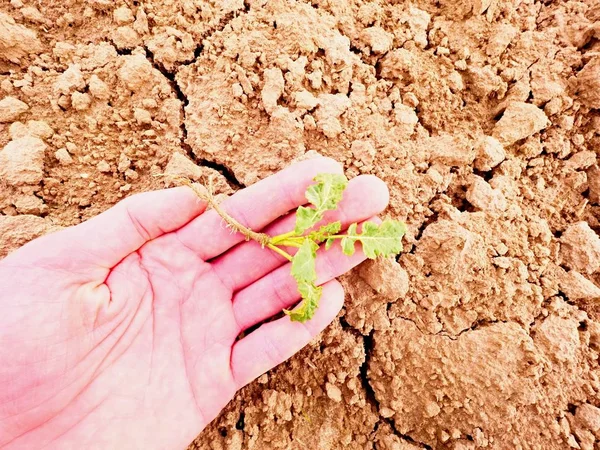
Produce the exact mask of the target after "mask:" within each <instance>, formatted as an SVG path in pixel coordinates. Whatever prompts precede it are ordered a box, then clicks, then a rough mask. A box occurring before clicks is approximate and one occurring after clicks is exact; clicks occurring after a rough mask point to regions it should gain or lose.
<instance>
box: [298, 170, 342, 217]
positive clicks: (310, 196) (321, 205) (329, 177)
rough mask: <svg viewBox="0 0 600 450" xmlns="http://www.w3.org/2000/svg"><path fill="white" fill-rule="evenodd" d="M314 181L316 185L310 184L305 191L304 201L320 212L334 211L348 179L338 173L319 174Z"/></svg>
mask: <svg viewBox="0 0 600 450" xmlns="http://www.w3.org/2000/svg"><path fill="white" fill-rule="evenodd" d="M314 180H315V181H316V184H311V185H310V186H309V187H308V189H307V190H306V200H308V201H309V203H310V204H312V205H314V206H315V208H316V209H319V210H322V211H327V210H329V209H335V208H336V206H337V204H338V203H339V202H340V200H341V199H342V194H343V193H344V189H346V186H347V185H348V179H347V178H346V177H345V176H344V175H341V174H339V173H320V174H318V175H317V176H316V177H315V178H314Z"/></svg>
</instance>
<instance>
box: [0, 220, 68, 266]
mask: <svg viewBox="0 0 600 450" xmlns="http://www.w3.org/2000/svg"><path fill="white" fill-rule="evenodd" d="M60 229H61V227H59V226H57V225H55V224H53V223H52V222H51V221H49V220H47V219H43V218H41V217H38V216H31V215H26V214H23V215H18V216H2V215H0V236H2V242H1V245H0V257H4V256H6V255H7V254H8V253H10V252H11V251H13V250H16V249H17V248H19V247H20V246H22V245H23V244H25V243H27V242H29V241H31V240H32V239H35V238H37V237H39V236H42V235H44V234H47V233H50V232H53V231H58V230H60Z"/></svg>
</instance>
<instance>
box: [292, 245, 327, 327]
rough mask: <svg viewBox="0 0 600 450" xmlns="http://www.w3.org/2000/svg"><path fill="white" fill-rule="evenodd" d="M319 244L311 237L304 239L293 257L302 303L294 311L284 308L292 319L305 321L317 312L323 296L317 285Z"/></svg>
mask: <svg viewBox="0 0 600 450" xmlns="http://www.w3.org/2000/svg"><path fill="white" fill-rule="evenodd" d="M318 249H319V245H318V244H317V243H316V242H315V241H313V240H312V239H310V238H308V237H307V238H306V239H304V241H303V242H302V246H301V247H300V248H299V249H298V252H297V253H296V254H295V255H294V257H293V258H292V276H293V277H294V279H295V280H296V282H297V283H298V292H300V295H301V296H302V303H301V304H300V306H298V307H297V308H296V309H294V310H292V311H288V310H284V312H285V313H286V314H287V315H289V316H290V319H291V320H293V321H296V322H305V321H307V320H309V319H310V318H311V317H312V316H313V315H314V313H315V310H316V309H317V306H318V305H319V299H320V298H321V291H322V290H323V289H322V288H321V287H319V286H316V285H315V281H316V279H317V271H316V267H315V266H316V259H317V250H318Z"/></svg>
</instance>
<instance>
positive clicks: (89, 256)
mask: <svg viewBox="0 0 600 450" xmlns="http://www.w3.org/2000/svg"><path fill="white" fill-rule="evenodd" d="M205 209H206V203H205V202H204V201H202V200H200V199H199V198H198V196H197V195H196V194H195V193H194V192H193V191H192V189H190V188H188V187H185V186H182V187H176V188H172V189H162V190H158V191H151V192H144V193H142V194H136V195H132V196H131V197H128V198H126V199H125V200H122V201H121V202H119V203H117V204H116V205H115V206H113V207H112V208H110V209H108V210H107V211H105V212H103V213H102V214H99V215H98V216H96V217H94V218H92V219H90V220H88V221H86V222H83V223H81V224H79V225H76V226H74V227H71V228H67V229H66V230H63V231H59V232H57V233H54V234H51V235H48V236H46V237H43V238H41V239H40V240H36V241H33V242H31V243H30V244H28V245H25V246H24V247H23V248H22V249H21V250H23V251H28V250H29V251H33V253H34V255H35V256H37V257H40V256H42V253H41V252H39V249H40V247H39V246H38V245H36V244H38V241H39V244H41V243H42V241H43V245H44V247H43V248H44V252H43V254H45V255H51V256H52V257H53V258H60V259H61V260H64V261H68V262H69V265H72V266H75V267H79V266H80V265H81V264H83V265H84V266H85V265H88V264H89V265H94V266H100V267H103V268H112V267H114V266H115V265H116V264H117V263H118V262H119V261H121V260H122V259H123V258H125V257H126V256H127V255H129V254H130V253H133V252H135V251H136V250H138V249H139V248H140V247H141V246H142V245H144V244H145V243H146V242H148V241H150V240H152V239H156V238H157V237H159V236H161V235H163V234H165V233H169V232H171V231H175V230H177V229H179V228H181V227H182V226H184V225H185V224H187V223H188V222H189V221H191V220H192V219H194V218H196V217H197V216H199V215H200V214H202V213H203V212H204V210H205ZM61 257H62V258H61Z"/></svg>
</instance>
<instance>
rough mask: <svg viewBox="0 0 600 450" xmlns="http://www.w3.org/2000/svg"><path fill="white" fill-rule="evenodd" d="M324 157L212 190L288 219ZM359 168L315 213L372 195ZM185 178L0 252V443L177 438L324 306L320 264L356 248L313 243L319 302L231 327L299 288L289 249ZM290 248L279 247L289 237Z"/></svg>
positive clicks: (294, 344)
mask: <svg viewBox="0 0 600 450" xmlns="http://www.w3.org/2000/svg"><path fill="white" fill-rule="evenodd" d="M321 172H341V168H340V166H339V165H338V164H337V163H336V162H334V161H332V160H329V159H326V158H317V159H313V160H309V161H304V162H302V163H299V164H296V165H294V166H291V167H290V168H288V169H286V170H284V171H282V172H279V173H278V174H276V175H274V176H272V177H270V178H267V179H266V180H263V181H261V182H259V183H257V184H255V185H253V186H251V187H249V188H247V189H244V190H243V191H240V192H238V193H237V194H236V195H234V196H232V197H231V198H229V199H227V200H226V201H225V202H223V204H222V207H223V209H225V210H226V211H227V212H228V213H229V214H230V215H231V216H233V217H235V218H237V219H238V220H239V221H240V222H242V223H244V224H245V225H246V226H248V227H250V228H252V229H255V230H260V229H263V230H265V231H266V232H267V233H270V234H279V233H283V232H285V231H289V230H290V229H292V228H293V226H294V225H293V223H294V217H293V215H287V216H286V214H287V213H288V212H290V211H293V210H294V209H295V208H297V207H298V206H299V205H301V204H303V203H304V202H305V199H304V191H305V190H306V187H307V186H308V185H309V184H310V183H311V181H312V178H313V177H314V176H315V175H316V174H317V173H321ZM387 200H388V193H387V189H386V187H385V185H384V184H383V183H382V182H381V181H380V180H379V179H377V178H375V177H371V176H363V177H358V178H355V179H354V180H352V181H351V182H350V184H349V186H348V189H347V190H346V192H345V197H344V200H343V201H342V203H341V204H340V208H339V210H338V211H336V212H331V213H330V214H329V216H327V217H326V220H341V221H342V223H343V224H344V225H345V226H347V225H348V224H350V223H352V222H356V221H361V220H366V219H369V218H371V216H374V215H375V214H377V213H379V212H380V211H381V210H383V209H384V208H385V206H386V204H387ZM205 207H206V205H205V204H203V202H201V201H200V200H199V199H198V198H197V197H196V196H195V194H194V193H193V192H192V191H191V190H190V189H189V188H186V187H181V188H174V189H168V190H162V191H155V192H149V193H145V194H139V195H135V196H132V197H130V198H128V199H126V200H124V201H122V202H121V203H119V204H118V205H116V206H115V207H113V208H112V209H110V210H108V211H107V212H105V213H103V214H101V215H99V216H97V217H96V218H94V219H92V220H90V221H88V222H85V223H83V224H81V225H78V226H76V227H73V228H70V229H67V230H64V231H61V232H58V233H55V234H52V235H48V236H45V237H43V238H40V239H37V240H35V241H33V242H31V243H29V244H28V245H25V246H24V247H22V248H21V249H19V250H18V251H16V252H14V253H13V254H11V255H9V256H8V257H7V258H5V259H4V260H2V261H0V387H1V388H0V448H19V449H21V448H60V449H71V448H73V449H81V448H86V449H91V448H123V449H135V448H143V449H153V448H157V449H176V448H184V447H185V446H186V445H187V444H188V443H189V442H191V440H193V439H194V437H195V436H196V435H197V434H198V433H199V432H200V431H201V430H202V429H203V428H204V427H205V426H206V425H207V424H208V423H209V422H210V421H211V420H212V419H213V418H214V417H215V416H216V415H217V414H218V413H219V412H220V410H221V409H222V408H223V407H224V406H225V405H226V404H227V402H228V401H229V400H230V399H231V398H232V397H233V395H234V394H235V392H236V391H237V390H238V389H239V388H241V387H242V386H244V385H246V384H247V383H249V382H250V381H252V380H253V379H255V378H256V377H258V376H259V375H261V374H262V373H264V372H266V371H267V370H269V369H271V368H272V367H274V366H276V365H277V364H279V363H281V362H282V361H284V360H286V359H287V358H289V357H290V356H292V355H293V354H294V353H295V352H297V351H298V350H299V349H301V348H302V347H303V346H304V345H306V344H307V343H308V342H309V341H310V340H311V339H312V338H313V337H314V336H315V335H316V334H318V333H319V332H320V331H321V330H322V329H323V328H324V327H326V326H327V325H328V324H329V323H330V322H331V321H332V320H333V319H334V318H335V316H336V314H337V312H338V311H339V310H340V308H341V306H342V303H343V297H344V295H343V290H342V288H341V286H340V284H339V283H338V282H337V281H335V280H334V278H335V277H336V276H338V275H340V274H342V273H344V272H345V271H347V270H349V269H351V268H352V267H353V266H355V265H356V264H358V263H360V262H361V261H362V260H363V259H364V256H363V254H362V253H361V252H357V253H356V254H355V255H354V256H352V257H347V256H344V255H343V254H342V253H341V250H340V249H339V248H335V247H334V248H332V249H331V250H329V251H327V252H322V253H320V255H319V258H318V262H317V269H318V273H319V277H320V278H319V284H322V285H323V286H324V289H323V297H322V299H321V307H320V308H319V309H318V310H317V312H316V314H315V316H314V318H313V319H312V320H310V321H309V322H306V323H304V324H301V323H297V322H291V321H290V320H289V318H288V317H283V318H280V319H277V320H273V321H270V322H268V323H265V324H263V325H261V326H260V327H259V328H258V329H256V330H255V331H253V332H251V333H250V334H248V335H247V336H245V337H243V338H242V339H238V336H239V335H240V333H242V332H243V331H245V330H248V328H250V327H253V326H254V325H257V324H259V323H260V322H263V321H265V320H266V319H269V318H271V317H272V316H274V315H276V314H277V313H279V312H280V311H281V309H282V308H289V307H291V306H293V305H294V304H295V303H297V302H298V300H299V295H298V293H297V290H296V285H295V282H294V280H293V278H291V276H290V270H289V266H288V263H287V261H286V260H285V259H284V258H282V257H280V256H279V255H277V254H275V253H273V252H271V251H269V250H266V249H262V248H261V247H260V245H258V244H257V243H255V242H245V241H244V239H243V236H241V235H240V234H239V233H232V232H231V230H230V229H228V228H226V227H225V226H224V224H223V222H222V220H221V218H220V217H219V216H218V215H217V214H216V213H215V212H214V211H212V210H210V211H206V212H205V211H204V210H205ZM291 251H292V250H291V249H290V252H291Z"/></svg>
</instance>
